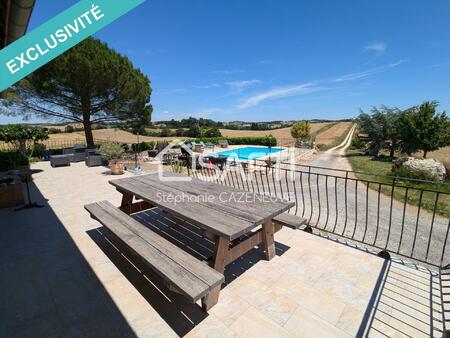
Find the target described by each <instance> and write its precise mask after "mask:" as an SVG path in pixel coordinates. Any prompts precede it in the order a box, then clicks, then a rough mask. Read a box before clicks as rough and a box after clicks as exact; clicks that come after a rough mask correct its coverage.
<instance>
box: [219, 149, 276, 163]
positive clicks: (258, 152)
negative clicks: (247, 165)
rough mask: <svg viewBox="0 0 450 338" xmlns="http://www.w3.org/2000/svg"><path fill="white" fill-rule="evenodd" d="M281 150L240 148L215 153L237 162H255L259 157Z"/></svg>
mask: <svg viewBox="0 0 450 338" xmlns="http://www.w3.org/2000/svg"><path fill="white" fill-rule="evenodd" d="M282 150H284V149H283V148H269V147H242V148H236V149H231V150H226V151H220V152H218V153H215V154H216V155H222V156H227V157H229V158H230V157H231V158H235V159H239V160H256V159H258V158H260V157H264V156H269V155H272V154H275V153H278V152H280V151H282Z"/></svg>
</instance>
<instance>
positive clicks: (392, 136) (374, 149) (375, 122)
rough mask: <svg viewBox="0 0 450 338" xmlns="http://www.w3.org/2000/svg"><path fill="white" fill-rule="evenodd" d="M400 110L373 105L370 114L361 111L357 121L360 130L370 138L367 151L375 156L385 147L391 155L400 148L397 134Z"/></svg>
mask: <svg viewBox="0 0 450 338" xmlns="http://www.w3.org/2000/svg"><path fill="white" fill-rule="evenodd" d="M399 118H400V110H399V109H398V108H388V107H386V106H382V107H380V108H377V107H373V108H372V110H371V115H368V114H365V113H364V112H362V111H361V114H360V115H359V117H358V123H359V127H360V128H361V130H362V131H363V132H364V133H366V134H367V135H368V136H369V138H370V143H369V147H368V149H367V151H368V153H369V154H371V155H373V156H377V155H378V153H379V152H380V151H381V150H382V149H387V150H388V151H389V155H390V156H391V157H393V156H394V154H395V151H396V150H398V149H399V148H400V145H401V138H400V134H399Z"/></svg>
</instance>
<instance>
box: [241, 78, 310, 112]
mask: <svg viewBox="0 0 450 338" xmlns="http://www.w3.org/2000/svg"><path fill="white" fill-rule="evenodd" d="M313 86H314V85H313V84H312V83H304V84H299V85H294V86H286V87H278V88H273V89H271V90H268V91H265V92H262V93H260V94H257V95H253V96H250V97H249V98H247V99H245V100H244V101H242V102H241V103H239V104H238V108H249V107H253V106H256V105H258V104H259V103H260V102H262V101H266V100H274V99H279V98H282V97H287V96H294V95H301V94H304V93H306V92H308V91H310V90H311V89H313Z"/></svg>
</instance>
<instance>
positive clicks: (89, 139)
mask: <svg viewBox="0 0 450 338" xmlns="http://www.w3.org/2000/svg"><path fill="white" fill-rule="evenodd" d="M83 127H84V135H85V137H86V143H87V147H88V148H94V147H95V144H94V136H93V135H92V124H91V121H90V120H87V121H86V120H84V121H83Z"/></svg>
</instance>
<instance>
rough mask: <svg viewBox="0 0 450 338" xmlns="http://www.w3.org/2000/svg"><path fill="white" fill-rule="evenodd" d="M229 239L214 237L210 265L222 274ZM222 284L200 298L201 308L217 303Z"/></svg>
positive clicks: (206, 308)
mask: <svg viewBox="0 0 450 338" xmlns="http://www.w3.org/2000/svg"><path fill="white" fill-rule="evenodd" d="M229 247H230V241H228V240H227V239H225V238H223V237H219V236H218V237H216V246H215V253H214V259H213V262H212V267H213V268H214V270H216V271H219V272H220V273H222V274H223V272H224V270H225V262H226V261H227V255H228V253H229ZM221 287H222V285H218V286H216V287H215V288H214V289H212V290H211V292H210V293H209V294H208V295H206V296H205V297H204V298H203V299H202V308H203V310H204V311H208V310H209V309H210V308H211V307H213V306H214V305H216V304H217V302H218V300H219V293H220V289H221Z"/></svg>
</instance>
